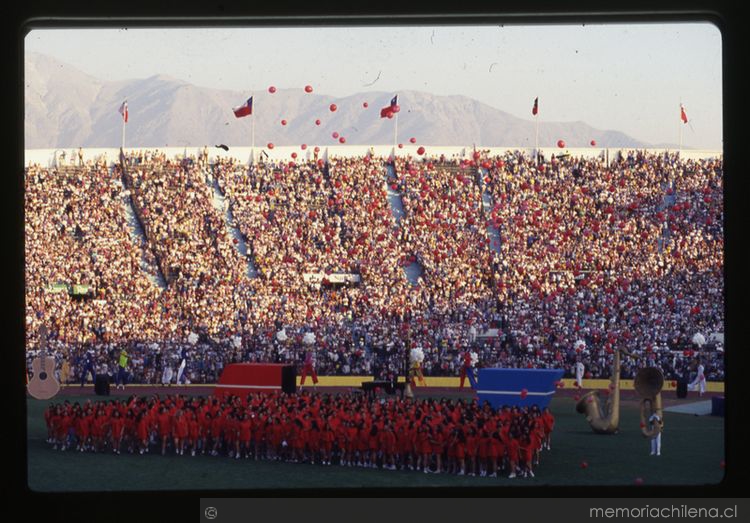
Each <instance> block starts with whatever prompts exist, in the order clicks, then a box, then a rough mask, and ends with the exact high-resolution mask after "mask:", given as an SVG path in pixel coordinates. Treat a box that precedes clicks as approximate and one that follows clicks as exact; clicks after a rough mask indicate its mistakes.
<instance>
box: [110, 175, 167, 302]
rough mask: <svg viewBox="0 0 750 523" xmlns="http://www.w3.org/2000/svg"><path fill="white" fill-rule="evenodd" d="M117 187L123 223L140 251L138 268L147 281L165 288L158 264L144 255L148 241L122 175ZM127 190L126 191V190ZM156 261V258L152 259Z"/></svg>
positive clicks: (165, 284) (164, 280) (165, 282)
mask: <svg viewBox="0 0 750 523" xmlns="http://www.w3.org/2000/svg"><path fill="white" fill-rule="evenodd" d="M118 182H119V185H120V186H121V187H122V189H123V192H122V200H121V205H122V208H123V211H124V212H125V221H126V222H127V224H128V228H129V229H130V237H131V238H132V239H133V243H135V244H136V245H138V248H139V250H140V251H141V256H140V266H141V270H142V271H143V272H144V273H145V274H146V276H147V277H148V279H149V280H150V281H151V282H152V283H153V284H154V285H156V286H157V287H159V288H160V289H162V290H163V289H166V288H167V280H166V279H165V278H164V275H163V274H162V272H161V270H160V268H159V265H158V263H155V262H151V261H149V258H148V256H147V255H146V252H147V249H148V240H147V238H146V233H145V232H144V231H143V224H142V223H141V220H140V219H139V218H138V214H136V212H135V208H134V207H133V197H132V196H131V190H130V189H129V188H128V187H127V184H126V180H125V176H124V175H123V177H122V179H121V180H118ZM126 189H127V190H126ZM153 259H154V260H156V258H155V257H154V258H153Z"/></svg>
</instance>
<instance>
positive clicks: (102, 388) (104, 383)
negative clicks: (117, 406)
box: [94, 374, 109, 396]
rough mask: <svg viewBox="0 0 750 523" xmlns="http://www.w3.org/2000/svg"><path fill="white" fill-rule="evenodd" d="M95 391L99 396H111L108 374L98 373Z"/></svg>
mask: <svg viewBox="0 0 750 523" xmlns="http://www.w3.org/2000/svg"><path fill="white" fill-rule="evenodd" d="M94 392H95V393H96V395H97V396H109V379H108V378H107V376H105V375H102V374H98V375H97V376H96V382H95V383H94Z"/></svg>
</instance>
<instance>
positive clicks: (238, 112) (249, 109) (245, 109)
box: [232, 96, 253, 118]
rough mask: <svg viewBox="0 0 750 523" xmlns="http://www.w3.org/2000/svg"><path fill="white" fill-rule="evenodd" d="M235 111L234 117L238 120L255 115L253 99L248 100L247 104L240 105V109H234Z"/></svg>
mask: <svg viewBox="0 0 750 523" xmlns="http://www.w3.org/2000/svg"><path fill="white" fill-rule="evenodd" d="M232 111H234V116H236V117H237V118H242V117H243V116H249V115H251V114H253V97H252V96H251V97H250V98H248V99H247V102H245V103H244V104H242V105H240V106H239V107H234V108H233V109H232Z"/></svg>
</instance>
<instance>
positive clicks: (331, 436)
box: [321, 421, 337, 465]
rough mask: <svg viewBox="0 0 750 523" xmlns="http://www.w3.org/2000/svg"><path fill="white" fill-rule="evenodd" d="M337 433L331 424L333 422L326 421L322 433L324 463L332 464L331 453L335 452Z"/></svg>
mask: <svg viewBox="0 0 750 523" xmlns="http://www.w3.org/2000/svg"><path fill="white" fill-rule="evenodd" d="M336 438H337V436H336V433H335V431H334V430H333V427H332V426H331V423H330V422H328V421H326V422H325V425H324V429H323V433H322V434H321V451H322V455H323V465H330V464H331V454H332V452H333V444H334V442H335V441H336Z"/></svg>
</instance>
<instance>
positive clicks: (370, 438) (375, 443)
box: [365, 423, 380, 468]
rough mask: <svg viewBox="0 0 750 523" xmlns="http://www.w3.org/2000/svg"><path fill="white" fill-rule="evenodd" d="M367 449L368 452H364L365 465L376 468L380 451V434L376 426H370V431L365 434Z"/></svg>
mask: <svg viewBox="0 0 750 523" xmlns="http://www.w3.org/2000/svg"><path fill="white" fill-rule="evenodd" d="M367 448H368V450H369V452H367V451H365V456H366V459H367V461H366V465H365V466H369V467H371V468H377V467H378V450H379V449H380V432H379V431H378V427H377V425H376V424H374V423H373V424H372V426H371V427H370V430H369V431H368V432H367Z"/></svg>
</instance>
